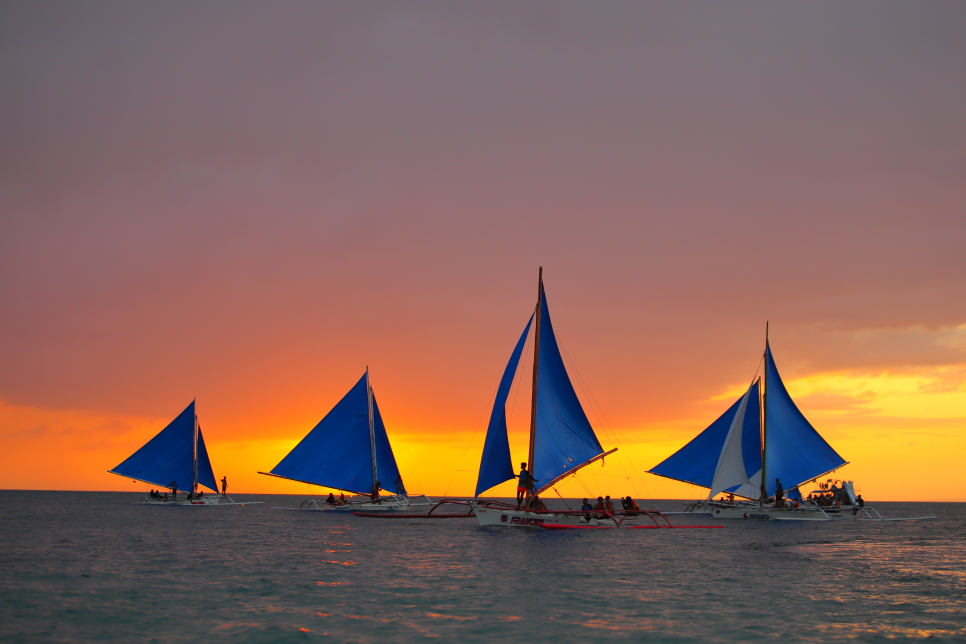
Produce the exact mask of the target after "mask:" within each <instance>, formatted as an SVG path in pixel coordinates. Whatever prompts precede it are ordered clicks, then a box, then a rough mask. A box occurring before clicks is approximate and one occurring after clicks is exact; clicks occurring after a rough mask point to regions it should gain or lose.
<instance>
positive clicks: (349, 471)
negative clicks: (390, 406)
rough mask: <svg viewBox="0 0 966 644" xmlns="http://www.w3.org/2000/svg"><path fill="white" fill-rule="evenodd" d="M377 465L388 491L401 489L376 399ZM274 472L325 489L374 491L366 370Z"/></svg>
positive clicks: (358, 491) (381, 480)
mask: <svg viewBox="0 0 966 644" xmlns="http://www.w3.org/2000/svg"><path fill="white" fill-rule="evenodd" d="M372 404H373V433H374V434H375V438H376V456H377V458H376V466H377V476H378V477H379V482H380V483H381V487H382V489H384V490H389V491H395V490H396V489H397V488H398V487H399V483H400V478H399V469H398V468H397V467H396V459H395V457H394V456H393V453H392V447H391V446H390V445H389V437H388V436H387V435H386V427H385V425H384V424H383V422H382V416H381V415H380V414H379V408H378V407H377V406H376V401H375V397H373V401H372ZM271 474H274V475H275V476H281V477H282V478H287V479H292V480H294V481H301V482H303V483H311V484H313V485H321V486H324V487H330V488H335V489H337V490H345V491H346V492H355V493H356V494H369V493H370V492H371V491H372V485H373V481H372V440H371V437H370V436H369V396H368V391H367V387H366V374H363V375H362V378H360V379H359V382H357V383H356V384H355V385H354V386H353V387H352V389H350V390H349V392H348V393H347V394H346V395H345V396H343V397H342V400H340V401H339V402H338V403H336V405H335V407H333V408H332V409H331V411H329V413H328V414H326V415H325V418H323V419H322V420H321V421H319V424H318V425H316V426H315V427H314V428H313V429H312V431H310V432H309V433H308V434H307V435H306V436H305V438H303V439H302V440H301V442H299V444H298V445H296V446H295V448H294V449H293V450H292V451H291V452H289V453H288V455H287V456H286V457H285V458H283V459H282V461H281V462H280V463H279V464H278V465H276V466H275V467H274V468H272V471H271Z"/></svg>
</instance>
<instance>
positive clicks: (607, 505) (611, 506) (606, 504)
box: [604, 494, 614, 513]
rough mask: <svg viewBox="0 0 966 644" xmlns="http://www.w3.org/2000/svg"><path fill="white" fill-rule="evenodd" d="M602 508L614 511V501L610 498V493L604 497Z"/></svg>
mask: <svg viewBox="0 0 966 644" xmlns="http://www.w3.org/2000/svg"><path fill="white" fill-rule="evenodd" d="M604 509H605V510H607V511H608V512H610V513H613V512H614V502H613V501H611V500H610V495H609V494H608V495H607V496H605V497H604Z"/></svg>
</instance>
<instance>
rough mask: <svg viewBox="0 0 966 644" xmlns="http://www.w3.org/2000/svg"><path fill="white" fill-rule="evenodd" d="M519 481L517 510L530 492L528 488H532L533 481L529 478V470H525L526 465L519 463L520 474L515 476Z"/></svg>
mask: <svg viewBox="0 0 966 644" xmlns="http://www.w3.org/2000/svg"><path fill="white" fill-rule="evenodd" d="M517 478H518V479H520V480H519V481H517V508H519V507H520V506H521V505H523V499H524V497H526V496H527V494H528V493H529V492H530V488H531V487H533V479H531V478H530V470H528V469H527V464H526V463H520V473H519V474H518V475H517Z"/></svg>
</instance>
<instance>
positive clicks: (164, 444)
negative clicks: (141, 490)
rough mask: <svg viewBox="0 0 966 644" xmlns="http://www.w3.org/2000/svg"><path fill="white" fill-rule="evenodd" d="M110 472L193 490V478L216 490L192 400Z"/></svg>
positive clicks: (167, 486) (213, 475)
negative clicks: (176, 415)
mask: <svg viewBox="0 0 966 644" xmlns="http://www.w3.org/2000/svg"><path fill="white" fill-rule="evenodd" d="M196 428H197V434H196V432H195V429H196ZM196 436H197V438H196ZM196 455H197V470H196V469H195V466H196V460H195V458H196ZM110 472H111V473H112V474H119V475H120V476H124V477H127V478H132V479H137V480H138V481H144V482H145V483H150V484H152V485H157V486H158V487H162V488H169V489H171V488H177V489H179V490H184V491H186V492H191V491H192V490H193V488H194V484H195V481H196V480H197V482H198V484H199V485H203V486H205V487H206V488H208V489H209V490H212V491H213V492H217V491H218V487H217V484H216V483H215V474H214V472H213V471H212V469H211V461H210V460H209V459H208V448H207V447H206V446H205V438H204V436H203V435H202V433H201V427H198V425H197V417H196V415H195V403H194V401H192V402H191V404H190V405H188V406H187V407H186V408H185V410H184V411H183V412H181V413H180V414H178V417H177V418H175V419H174V420H172V421H171V422H170V423H169V424H168V426H167V427H165V428H164V429H162V430H161V431H160V432H159V433H158V435H157V436H155V437H154V438H152V439H151V440H149V441H148V442H147V443H145V444H144V446H143V447H141V449H139V450H138V451H136V452H134V453H133V454H132V455H131V456H129V457H128V458H127V460H125V461H124V462H123V463H121V464H120V465H118V466H117V467H115V468H114V469H112V470H110ZM196 472H197V479H196Z"/></svg>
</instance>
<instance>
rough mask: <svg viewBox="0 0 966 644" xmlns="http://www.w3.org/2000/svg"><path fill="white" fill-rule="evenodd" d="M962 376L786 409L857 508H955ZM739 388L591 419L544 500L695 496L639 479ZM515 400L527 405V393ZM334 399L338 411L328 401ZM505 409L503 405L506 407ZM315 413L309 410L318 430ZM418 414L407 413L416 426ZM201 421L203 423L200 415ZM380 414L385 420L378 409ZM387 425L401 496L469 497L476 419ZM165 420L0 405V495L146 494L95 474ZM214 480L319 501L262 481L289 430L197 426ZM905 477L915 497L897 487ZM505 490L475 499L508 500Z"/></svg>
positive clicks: (479, 438) (868, 384) (804, 386)
mask: <svg viewBox="0 0 966 644" xmlns="http://www.w3.org/2000/svg"><path fill="white" fill-rule="evenodd" d="M964 373H966V370H964V369H951V368H942V369H926V370H918V371H907V372H900V373H891V372H885V371H882V372H877V373H850V372H843V371H835V372H829V373H819V374H811V375H807V376H804V377H800V378H793V379H790V380H787V381H786V385H787V387H788V389H789V391H790V393H791V394H792V396H793V397H794V398H795V399H796V402H797V403H798V405H799V407H800V408H801V409H802V410H803V412H804V413H805V414H806V416H807V417H808V418H809V419H810V420H811V421H812V423H813V424H814V425H815V426H816V427H817V428H818V429H819V431H820V433H822V435H823V436H825V438H826V439H827V440H828V441H829V443H830V444H831V445H832V446H833V447H834V448H835V449H836V450H837V451H838V452H839V453H840V454H842V456H843V457H844V458H845V459H846V460H847V461H849V462H850V464H849V465H848V466H846V467H845V468H843V469H842V470H840V471H839V472H838V473H837V476H842V477H845V478H848V479H852V480H855V481H856V484H857V486H858V487H859V488H860V489H861V490H862V491H863V493H864V494H865V496H866V498H867V499H870V500H872V499H879V500H966V499H964V498H963V497H962V496H961V495H959V492H958V489H957V488H956V484H955V482H954V481H953V478H954V476H955V475H954V473H955V472H958V471H959V470H960V463H961V462H962V460H963V458H964V457H966V437H964V436H963V432H962V427H963V424H964V421H966V419H964V417H963V416H962V415H959V414H960V410H962V409H966V378H964ZM741 391H742V389H741V388H740V387H728V388H726V390H724V391H723V392H722V393H721V394H717V395H714V396H712V397H710V398H709V399H708V400H705V401H702V402H698V403H696V405H695V411H694V412H693V413H700V414H701V415H700V416H699V417H682V418H678V419H675V420H674V421H673V422H666V421H665V422H661V423H646V422H645V423H642V424H640V425H638V426H634V427H619V428H614V429H610V428H607V427H601V426H600V422H597V420H596V419H595V416H594V414H593V413H592V412H591V409H589V408H588V415H589V417H590V418H591V420H592V422H593V424H594V425H595V429H596V430H597V433H598V437H599V438H600V440H601V443H602V444H603V445H605V447H606V448H610V447H611V446H616V447H618V448H619V451H618V453H617V454H615V455H614V456H611V457H608V458H607V459H606V461H605V463H604V464H596V463H595V464H593V465H591V466H589V467H587V468H585V469H584V470H583V471H581V472H580V474H579V475H578V476H577V477H571V478H568V479H566V480H564V481H563V482H562V483H561V484H559V485H558V486H557V491H558V492H559V493H560V494H562V495H563V496H566V497H568V498H570V497H577V498H579V497H582V496H597V495H598V494H611V495H612V496H615V495H626V494H631V495H633V496H635V497H643V498H689V499H690V498H699V497H701V496H703V494H704V493H705V492H704V490H702V489H700V488H695V487H693V486H688V485H684V484H681V483H678V482H674V481H669V480H666V479H663V478H660V477H656V476H653V475H650V474H646V473H645V470H646V469H647V468H649V467H653V466H654V465H656V464H657V463H659V462H660V461H661V460H663V459H664V458H666V457H667V456H669V455H670V454H671V453H673V452H674V451H676V450H677V449H679V448H680V447H681V446H682V445H684V443H686V442H687V441H689V440H690V439H691V438H693V437H694V436H695V435H696V434H697V433H698V432H699V431H701V430H702V429H703V428H704V427H705V426H707V425H708V424H709V423H710V422H711V421H712V420H713V419H714V418H715V417H716V416H717V415H718V414H720V413H722V412H723V411H724V409H725V408H726V407H727V405H728V404H730V402H731V401H732V399H733V398H736V397H737V396H738V395H740V393H741ZM515 395H520V397H521V398H523V399H524V400H525V399H526V392H525V391H524V392H523V394H515ZM335 399H337V398H335ZM511 401H512V398H511ZM325 411H327V410H321V411H320V412H319V413H318V415H319V417H321V416H322V415H323V414H324V413H325ZM416 411H418V410H410V414H415V413H416ZM202 413H203V412H202ZM384 414H387V412H386V410H384ZM393 416H394V413H393V410H389V411H388V414H387V425H388V431H389V434H390V440H391V441H392V444H393V449H394V451H395V455H396V459H397V462H398V464H399V467H400V470H401V472H402V473H403V477H404V479H405V481H406V484H407V487H408V489H409V490H410V491H411V492H413V493H426V494H429V495H431V496H441V495H449V496H470V495H472V493H473V490H474V486H475V482H476V471H477V468H478V467H479V459H480V454H481V450H482V444H483V439H484V433H485V427H486V417H485V416H484V417H483V418H482V419H480V421H479V426H478V428H477V429H476V430H475V431H472V430H463V429H460V430H454V429H453V428H452V427H447V426H442V425H440V426H435V427H428V426H426V425H420V426H419V427H418V428H417V427H413V426H411V425H408V424H406V423H396V424H395V425H393V424H392V422H391V418H392V417H393ZM524 416H526V414H525V413H523V412H521V411H520V410H516V411H515V417H514V418H511V423H510V425H511V428H510V439H511V450H512V453H513V458H514V463H516V462H517V461H520V460H525V456H524V455H523V452H524V451H525V444H526V427H525V422H526V419H525V418H524ZM169 420H170V419H161V418H146V417H138V416H124V415H112V414H107V413H95V412H90V411H84V410H63V411H54V410H43V409H36V408H32V407H26V406H17V405H11V404H8V403H5V402H2V401H0V427H2V434H0V443H2V448H3V454H4V466H3V469H2V473H0V477H2V478H0V487H3V488H7V489H59V490H71V489H80V490H84V489H90V490H122V491H123V490H132V491H133V490H136V491H141V490H142V489H144V488H146V487H147V486H145V485H144V484H142V483H132V482H131V481H129V480H125V479H123V478H121V477H118V476H116V475H112V474H109V473H108V472H107V470H108V469H110V468H111V467H113V466H115V465H117V464H118V463H120V462H121V461H122V460H124V459H125V458H126V457H127V456H128V455H130V454H131V453H132V452H133V451H134V450H136V449H137V448H138V447H140V446H141V445H142V444H144V443H145V442H146V441H147V440H148V439H150V438H151V437H152V436H153V435H155V434H156V433H157V432H158V431H160V430H161V429H162V428H163V427H164V426H165V425H166V424H167V422H168V421H169ZM199 420H200V422H201V424H202V427H203V428H204V429H205V434H206V439H207V442H208V449H209V452H210V455H211V459H212V464H213V466H214V468H215V472H216V474H217V476H218V477H219V478H220V477H221V476H223V475H227V476H228V479H229V491H230V492H236V493H244V492H248V493H278V494H306V493H315V494H320V493H326V492H327V491H328V490H327V489H326V488H315V487H310V486H307V485H304V484H299V483H295V482H291V481H285V480H281V479H276V478H272V477H266V476H261V475H259V474H257V473H256V472H258V471H268V470H269V469H271V468H272V467H273V466H274V465H275V464H276V463H277V462H278V461H279V460H281V458H282V457H284V456H285V454H287V453H288V451H289V450H290V449H291V448H292V447H294V446H295V444H296V443H297V442H298V441H299V440H301V438H302V437H303V436H304V435H305V434H306V433H307V432H308V430H309V429H311V428H312V427H313V426H314V424H315V422H317V419H316V420H314V421H311V422H308V423H305V424H299V423H297V422H289V423H286V424H285V425H284V426H275V429H273V431H272V434H273V435H272V437H271V438H262V437H259V436H258V435H257V434H258V425H259V424H260V421H259V420H257V419H256V420H255V421H254V422H253V423H252V424H251V425H249V426H244V425H242V426H239V425H237V424H236V423H237V420H236V421H235V422H233V423H231V424H232V425H234V426H235V428H236V435H234V436H233V435H232V433H231V432H227V431H225V430H224V429H223V428H222V427H223V425H224V424H227V423H223V422H219V419H217V418H207V417H204V416H201V417H200V418H199ZM913 473H915V474H914V478H915V484H914V485H910V484H909V481H908V477H909V476H910V475H913ZM513 492H514V487H513V482H507V483H504V484H502V485H500V486H497V487H496V488H494V489H492V490H490V491H489V492H488V494H487V495H488V496H512V495H513Z"/></svg>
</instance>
